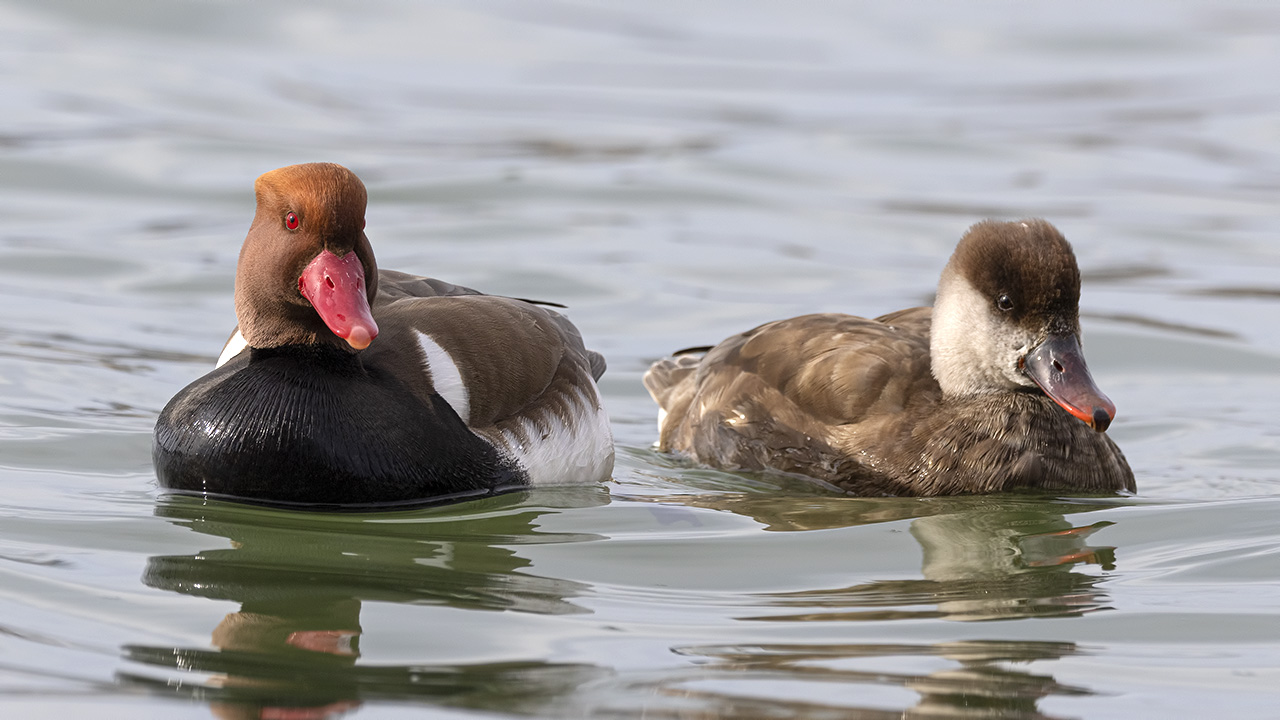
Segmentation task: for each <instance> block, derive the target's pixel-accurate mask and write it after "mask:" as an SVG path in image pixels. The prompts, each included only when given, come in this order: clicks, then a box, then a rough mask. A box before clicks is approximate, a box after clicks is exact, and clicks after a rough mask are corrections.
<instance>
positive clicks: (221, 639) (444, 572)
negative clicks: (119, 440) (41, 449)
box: [122, 488, 608, 718]
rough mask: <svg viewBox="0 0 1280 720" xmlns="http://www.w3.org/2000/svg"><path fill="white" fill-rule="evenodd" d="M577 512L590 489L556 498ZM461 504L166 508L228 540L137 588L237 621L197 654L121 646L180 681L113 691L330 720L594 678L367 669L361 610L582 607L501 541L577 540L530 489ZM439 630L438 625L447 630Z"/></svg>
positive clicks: (506, 695) (480, 701) (573, 591)
mask: <svg viewBox="0 0 1280 720" xmlns="http://www.w3.org/2000/svg"><path fill="white" fill-rule="evenodd" d="M556 497H557V499H558V501H559V502H560V503H562V504H568V505H570V506H578V507H585V506H589V505H598V504H602V503H605V502H607V501H608V496H607V494H606V493H605V492H604V491H603V490H602V489H600V488H584V489H578V490H576V491H571V492H562V493H558V494H556ZM462 507H463V508H465V509H462V510H458V509H457V508H451V509H449V511H422V512H419V513H396V514H380V515H377V516H358V515H320V514H316V513H285V512H279V511H270V510H263V509H258V508H245V507H239V506H230V505H220V504H217V503H211V504H210V503H204V502H201V501H199V500H195V499H190V498H181V497H179V498H173V499H172V500H169V501H167V502H166V503H165V504H162V505H160V506H158V507H157V510H156V512H157V514H158V515H161V516H163V517H165V518H168V519H169V520H170V522H173V523H174V524H176V525H180V526H184V527H188V528H190V529H191V530H194V531H195V532H198V533H202V534H205V535H209V536H211V537H216V538H225V539H226V540H227V541H230V547H221V548H218V549H211V550H205V551H202V552H199V553H196V554H194V555H178V556H155V557H152V558H150V559H149V560H148V562H147V566H146V570H145V572H144V574H143V582H145V583H146V584H147V585H149V586H151V587H156V588H161V589H165V590H171V591H174V592H178V593H183V594H186V595H194V596H198V597H204V598H210V599H217V600H232V601H235V602H238V603H240V608H239V610H237V611H235V612H232V613H229V614H228V615H227V616H226V617H225V618H224V619H223V620H222V621H221V622H220V623H219V624H218V625H217V627H215V628H213V629H212V633H211V645H212V648H213V649H208V648H173V647H147V646H128V647H126V648H125V650H124V652H125V656H126V658H127V659H128V660H131V661H134V662H136V663H140V664H142V665H145V666H148V667H149V668H152V669H158V670H159V671H160V672H163V671H173V672H175V673H177V674H178V675H177V678H176V680H175V679H174V678H172V677H170V678H165V677H156V676H152V675H150V674H149V673H145V672H144V673H130V674H127V675H125V676H123V677H122V680H123V681H125V682H127V683H131V684H140V685H143V686H146V687H149V688H152V689H155V690H161V689H165V690H168V691H169V692H172V691H174V689H175V688H176V689H177V691H178V692H179V693H182V694H187V695H190V696H192V697H195V698H199V699H202V700H206V701H208V702H209V703H210V706H211V708H212V709H213V711H214V714H215V715H217V716H218V717H220V718H268V717H290V718H326V717H332V716H336V715H339V714H342V713H345V712H347V711H349V710H351V709H353V708H355V707H357V706H359V705H360V704H361V703H362V702H363V701H365V700H368V699H380V700H388V699H398V700H405V699H414V700H419V701H423V700H425V701H428V702H437V703H442V704H447V705H453V706H467V707H491V708H492V707H501V708H504V709H512V708H518V707H528V706H538V705H539V704H545V703H546V702H548V700H549V699H550V698H556V697H560V696H563V695H566V694H568V693H569V691H570V690H572V688H574V687H576V686H577V685H578V684H580V683H582V682H584V681H586V680H589V679H592V678H595V677H597V676H599V675H600V674H601V673H602V672H604V671H603V670H601V669H600V668H597V667H595V666H593V665H579V664H572V663H549V662H541V661H528V662H519V661H512V662H500V663H480V664H456V665H432V664H426V663H424V664H414V665H412V666H409V665H403V666H395V665H377V666H365V665H362V664H361V663H360V658H361V650H360V639H361V624H360V614H361V608H362V604H363V603H364V602H366V601H377V602H386V603H400V604H416V605H424V604H425V605H444V606H448V607H452V608H460V609H470V610H488V611H503V610H516V611H520V612H525V613H536V614H552V615H560V614H570V613H584V612H587V610H585V609H584V608H583V607H581V606H580V605H578V604H576V603H575V602H574V598H575V597H577V596H579V595H581V594H582V593H583V592H584V590H585V589H586V586H584V585H582V584H580V583H576V582H573V581H570V580H563V579H556V578H547V577H540V576H536V575H532V574H528V573H525V572H522V568H526V567H527V566H528V564H529V563H528V561H527V560H525V559H523V558H521V557H519V556H518V555H517V554H516V553H515V552H513V551H512V550H510V549H509V548H508V547H504V546H508V545H519V544H522V543H531V542H537V543H554V542H576V541H581V540H589V539H593V538H594V537H595V536H592V535H585V534H551V533H545V532H541V531H540V530H538V529H537V523H536V521H537V519H538V518H539V517H540V516H542V515H544V514H546V513H548V512H552V511H553V508H551V507H549V506H537V505H533V503H532V502H531V501H530V499H529V497H528V494H519V493H518V494H513V495H508V496H502V497H499V498H493V499H492V500H483V501H476V502H472V503H468V504H467V505H465V506H462ZM442 632H448V630H447V629H446V630H442Z"/></svg>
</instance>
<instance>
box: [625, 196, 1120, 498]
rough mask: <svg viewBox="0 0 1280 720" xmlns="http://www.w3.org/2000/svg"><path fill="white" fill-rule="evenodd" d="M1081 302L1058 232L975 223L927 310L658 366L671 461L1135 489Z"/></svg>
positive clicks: (903, 490) (778, 333) (754, 336)
mask: <svg viewBox="0 0 1280 720" xmlns="http://www.w3.org/2000/svg"><path fill="white" fill-rule="evenodd" d="M1079 294H1080V275H1079V270H1078V269H1077V266H1076V262H1075V256H1074V254H1073V253H1072V252H1071V247H1070V245H1068V244H1067V242H1066V240H1065V239H1063V238H1062V236H1061V235H1060V234H1059V233H1058V232H1057V230H1056V229H1054V228H1053V226H1051V225H1049V224H1048V223H1046V222H1044V221H1041V220H1033V221H1026V222H1016V223H995V222H985V223H980V224H978V225H976V226H974V227H973V228H972V229H971V230H970V231H969V233H967V234H966V236H965V237H964V239H962V240H961V242H960V245H959V246H958V247H957V249H956V252H955V254H954V255H953V257H952V259H951V262H950V263H949V264H948V265H947V268H946V270H944V272H943V275H942V279H941V281H940V283H939V286H938V299H937V304H936V305H935V307H933V308H912V309H909V310H902V311H898V312H895V313H891V314H889V315H885V316H882V317H879V318H876V319H874V320H870V319H865V318H860V317H854V316H850V315H838V314H821V315H806V316H802V317H797V318H792V319H789V320H781V321H778V322H773V323H769V324H766V325H762V326H760V327H757V328H755V329H753V330H750V331H748V332H745V333H742V334H740V335H736V336H734V337H731V338H729V339H727V340H725V341H724V342H722V343H720V344H719V345H717V346H716V347H714V348H712V349H710V350H709V351H707V352H706V353H705V354H693V355H677V356H676V357H672V358H667V359H665V360H661V361H659V362H657V363H655V364H654V365H653V367H652V368H650V370H649V372H648V373H647V374H646V376H645V385H646V387H648V389H649V391H650V393H651V394H652V395H653V397H654V399H655V400H657V402H658V405H659V406H660V408H661V410H660V413H659V430H660V436H659V443H658V444H659V447H660V448H661V449H663V450H668V451H674V452H678V453H683V454H686V455H688V456H690V457H692V458H693V459H695V460H698V461H700V462H703V463H707V464H710V465H715V466H718V467H724V468H729V469H747V470H761V469H773V470H781V471H785V472H795V473H802V474H805V475H810V476H812V477H816V478H819V479H822V480H825V481H828V482H831V483H833V484H836V485H838V486H840V487H843V488H845V489H847V490H849V491H850V492H854V493H856V494H893V495H948V494H959V493H983V492H999V491H1006V490H1014V489H1044V490H1059V491H1078V492H1115V491H1122V490H1129V491H1132V490H1134V489H1135V487H1134V479H1133V473H1132V471H1131V470H1130V469H1129V465H1128V463H1127V462H1126V461H1125V459H1124V455H1123V454H1122V453H1121V452H1120V450H1119V448H1117V447H1116V445H1115V443H1114V442H1112V441H1111V439H1110V438H1109V437H1107V435H1106V434H1105V433H1104V432H1103V431H1105V429H1106V428H1107V426H1108V425H1109V423H1110V422H1111V419H1112V417H1114V414H1115V408H1114V406H1113V405H1112V404H1111V401H1110V400H1108V399H1107V398H1106V396H1105V395H1103V394H1102V393H1101V391H1099V390H1098V389H1097V387H1096V386H1095V385H1094V383H1093V380H1092V378H1091V377H1090V375H1089V372H1088V369H1087V367H1086V366H1085V363H1084V358H1083V355H1082V354H1081V352H1080V346H1079V333H1080V329H1079V320H1078V302H1079Z"/></svg>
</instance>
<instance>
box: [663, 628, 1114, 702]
mask: <svg viewBox="0 0 1280 720" xmlns="http://www.w3.org/2000/svg"><path fill="white" fill-rule="evenodd" d="M678 652H680V653H681V654H682V655H687V656H690V657H696V658H700V659H703V660H704V661H707V662H708V664H707V665H705V666H703V667H701V668H700V669H699V671H698V673H697V674H695V675H693V676H690V677H684V678H681V679H679V680H675V679H671V680H669V681H668V682H666V683H664V684H662V686H661V687H660V689H659V691H660V692H665V693H671V694H677V693H678V694H680V695H681V696H682V697H683V698H684V700H685V702H696V703H702V704H709V705H713V706H716V707H720V708H725V707H734V708H738V709H740V712H735V714H734V715H733V717H737V718H773V717H805V718H903V717H1002V718H1037V719H1044V718H1050V717H1053V716H1049V715H1045V714H1043V713H1041V712H1040V711H1039V709H1038V707H1037V703H1038V702H1039V700H1040V699H1041V698H1045V697H1049V696H1055V695H1058V696H1062V695H1067V696H1079V695H1090V694H1092V693H1091V692H1090V691H1088V690H1086V689H1084V688H1080V687H1075V686H1071V685H1064V684H1062V683H1059V682H1057V681H1056V680H1054V679H1053V678H1052V677H1050V676H1048V675H1041V674H1037V673H1032V672H1028V671H1024V670H1022V669H1015V668H1010V667H1008V666H1007V665H1008V664H1009V663H1031V662H1035V661H1040V660H1056V659H1059V658H1062V657H1065V656H1068V655H1073V654H1076V653H1078V652H1080V649H1079V648H1078V647H1077V646H1076V645H1075V643H1067V642H1008V641H982V640H979V641H963V642H949V643H938V644H934V645H911V644H863V645H752V646H736V645H730V646H703V647H696V646H695V647H686V648H679V649H678ZM929 658H936V659H939V660H944V661H946V663H945V665H944V666H943V667H941V668H940V669H938V670H936V671H934V672H930V673H912V672H892V671H885V669H884V667H885V666H886V665H890V666H892V665H893V664H894V663H895V662H897V663H898V664H901V663H902V662H903V661H904V660H905V661H906V662H909V663H911V664H919V663H920V662H921V661H922V659H923V660H925V661H927V660H928V659H929ZM858 666H862V667H863V668H866V669H861V668H859V667H858ZM779 682H785V683H796V682H802V683H815V684H816V683H821V684H822V685H823V687H824V688H829V687H830V686H831V685H832V684H834V683H841V684H845V685H847V686H848V688H849V689H850V690H851V691H852V692H851V695H853V697H855V698H858V697H862V698H865V699H864V700H863V702H866V703H867V704H866V705H863V704H862V703H861V702H858V701H857V700H856V699H855V700H854V701H853V702H852V703H851V704H850V705H844V706H837V705H834V704H822V703H817V702H814V701H812V700H808V699H805V700H794V701H791V702H786V701H782V700H778V699H773V700H764V699H757V698H752V697H751V695H752V694H754V693H752V692H751V687H752V685H756V684H766V683H779ZM897 688H900V689H903V690H909V691H913V692H915V693H917V694H918V695H919V700H918V701H917V702H916V703H915V705H914V706H912V707H909V708H907V709H906V710H905V711H900V710H888V709H880V708H879V707H876V706H877V705H881V706H882V703H884V700H886V699H887V698H888V697H890V695H889V694H883V695H882V694H880V693H877V692H876V691H877V690H880V691H882V692H883V691H886V690H888V691H892V690H893V689H897ZM830 694H831V693H830V691H829V690H823V689H819V688H815V691H814V692H810V693H805V695H806V696H807V697H822V696H828V695H830ZM876 701H879V702H876ZM670 717H686V716H685V715H678V714H672V715H670Z"/></svg>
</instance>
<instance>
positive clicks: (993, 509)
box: [651, 493, 1116, 718]
mask: <svg viewBox="0 0 1280 720" xmlns="http://www.w3.org/2000/svg"><path fill="white" fill-rule="evenodd" d="M662 501H663V502H672V501H675V502H679V503H681V504H684V505H697V506H701V507H710V508H716V509H721V510H730V511H732V512H735V513H738V514H743V515H748V516H750V517H752V518H754V519H755V520H757V521H758V522H761V523H762V524H764V525H765V526H766V527H767V528H768V529H769V530H772V531H783V532H795V531H808V530H826V529H836V528H842V527H852V526H856V525H872V524H880V523H886V522H898V521H908V530H909V532H910V534H911V536H912V537H913V538H914V539H915V541H916V542H917V543H918V544H919V545H920V548H921V551H922V560H921V568H920V574H921V577H920V578H914V579H893V580H872V581H867V582H859V583H855V584H850V585H847V586H838V587H833V588H818V589H809V590H800V591H793V592H783V593H768V594H763V595H758V596H756V597H757V599H758V600H759V601H760V603H759V606H760V607H763V608H765V609H766V611H765V612H759V613H755V614H752V615H749V616H745V617H740V618H739V619H740V620H743V621H746V622H750V623H762V624H763V623H767V624H777V623H812V622H820V623H842V622H843V623H848V622H857V623H875V622H881V623H884V622H891V621H900V620H922V619H926V620H927V619H942V620H950V621H986V620H1004V619H1013V618H1028V617H1067V616H1077V615H1081V614H1084V613H1089V612H1094V611H1099V610H1104V609H1108V599H1107V596H1106V594H1105V592H1103V590H1102V587H1101V586H1102V584H1103V583H1104V581H1105V579H1106V575H1105V574H1103V573H1099V572H1096V571H1094V572H1085V569H1086V568H1088V567H1089V566H1094V567H1096V568H1098V569H1100V570H1102V571H1111V570H1114V569H1115V563H1116V559H1115V548H1113V547H1110V546H1105V545H1094V544H1092V543H1091V540H1090V538H1091V536H1092V535H1094V533H1096V532H1097V531H1098V530H1100V529H1102V528H1105V527H1107V526H1110V525H1112V524H1113V523H1111V522H1106V521H1097V522H1093V523H1091V524H1086V523H1079V522H1072V520H1073V519H1074V518H1073V517H1072V516H1073V515H1076V514H1079V513H1084V512H1088V511H1090V510H1097V509H1099V508H1098V506H1093V505H1088V504H1077V503H1071V502H1065V501H1055V500H1052V499H1039V498H1029V497H1009V496H1005V497H977V498H945V499H928V500H920V499H902V498H874V499H867V498H858V499H850V498H831V497H828V498H822V497H806V498H791V499H785V498H782V499H780V498H777V497H768V496H764V495H761V494H759V493H707V494H699V495H685V496H682V497H679V498H672V497H665V498H663V499H662ZM850 551H851V552H856V551H857V549H856V548H852V549H851V550H850ZM863 551H864V552H866V551H868V550H865V549H864V550H863ZM831 632H832V633H833V634H834V635H838V634H839V632H840V630H839V626H838V625H833V626H832V629H831ZM886 632H888V633H890V634H891V633H892V632H893V630H892V626H886ZM675 651H676V652H678V653H680V654H681V655H684V656H688V657H692V658H697V659H699V661H700V663H699V667H698V669H697V671H696V672H695V673H692V674H687V675H683V676H680V677H678V678H677V677H664V678H661V679H656V680H654V681H653V682H652V683H651V691H652V692H654V693H658V694H664V695H669V696H671V697H673V698H675V697H678V698H679V704H683V705H686V706H692V707H703V708H706V707H714V708H717V712H719V711H722V710H724V709H725V708H732V711H733V717H741V718H768V717H782V716H786V717H811V718H827V717H830V718H849V717H853V718H882V717H883V718H890V717H894V718H896V717H925V716H927V717H933V716H963V717H968V716H982V717H988V716H992V715H999V716H1000V717H1009V718H1046V717H1050V716H1048V715H1045V714H1043V713H1042V712H1041V711H1040V710H1039V708H1038V702H1039V700H1040V699H1041V698H1045V697H1049V696H1078V695H1089V694H1092V692H1091V691H1090V690H1088V689H1087V688H1081V687H1076V686H1070V685H1065V684H1063V683H1059V682H1058V681H1057V680H1056V679H1054V678H1053V677H1052V676H1051V675H1048V674H1043V673H1039V672H1032V671H1031V670H1030V669H1029V668H1026V667H1011V666H1010V664H1012V663H1019V664H1028V663H1033V662H1037V661H1053V660H1057V659H1059V658H1062V657H1065V656H1069V655H1074V654H1078V653H1081V652H1083V651H1082V650H1081V649H1080V648H1079V647H1078V646H1077V645H1076V644H1075V643H1069V642H1023V641H992V640H984V639H975V640H966V641H958V642H944V643H936V644H905V643H895V644H835V643H833V644H826V643H794V644H783V643H771V644H759V645H726V646H687V647H680V648H676V649H675ZM931 659H932V660H934V662H930V660H931ZM938 661H941V662H938ZM922 666H924V667H926V668H930V669H929V670H927V671H923V672H922V671H921V670H920V668H921V667H922ZM815 683H820V684H821V685H820V686H818V685H814V684H815ZM833 684H844V685H848V686H849V688H857V689H856V690H849V691H848V692H849V701H848V704H837V703H830V702H829V703H828V704H823V703H817V702H814V701H812V700H811V698H831V697H833V695H834V696H836V697H839V696H840V694H841V693H839V692H833V690H832V687H833ZM763 687H769V688H771V690H769V691H766V692H762V691H760V690H758V689H757V688H763ZM806 688H807V689H806ZM912 693H914V695H915V697H914V698H913V697H912V695H911V694H912ZM786 697H793V698H801V699H795V700H787V699H785V698H786ZM913 700H914V702H913ZM884 707H897V708H901V709H899V710H893V711H889V710H884V709H880V708H884ZM658 716H659V717H663V716H664V715H658ZM665 716H668V717H688V716H697V717H701V715H686V714H681V713H679V712H672V713H670V714H668V715H665Z"/></svg>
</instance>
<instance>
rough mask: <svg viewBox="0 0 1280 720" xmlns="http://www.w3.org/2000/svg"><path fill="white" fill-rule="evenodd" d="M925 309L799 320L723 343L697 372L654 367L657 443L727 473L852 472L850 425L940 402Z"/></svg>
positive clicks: (669, 366) (765, 327)
mask: <svg viewBox="0 0 1280 720" xmlns="http://www.w3.org/2000/svg"><path fill="white" fill-rule="evenodd" d="M929 313H930V310H929V308H915V309H912V310H907V311H901V312H898V313H893V314H892V315H888V316H885V317H884V318H883V319H882V320H884V321H882V320H869V319H866V318H860V317H854V316H851V315H837V314H823V315H805V316H801V317H797V318H791V319H789V320H780V321H778V322H773V323H769V324H767V325H762V326H760V327H758V328H755V329H754V330H750V331H748V332H745V333H743V334H741V335H736V336H734V337H731V338H729V339H727V340H725V341H724V342H722V343H720V344H719V345H717V346H716V347H714V348H712V349H711V350H710V351H709V352H708V353H707V354H706V356H705V357H703V358H702V360H701V362H700V363H699V364H698V365H697V368H696V371H689V370H688V369H687V368H678V367H675V366H674V364H673V363H674V361H672V360H667V361H660V362H659V363H658V364H656V365H655V367H654V369H651V371H650V374H649V375H650V376H651V377H646V385H648V386H649V388H650V392H651V393H652V394H653V395H654V397H655V399H657V400H659V403H660V404H661V405H662V407H663V409H664V410H665V411H666V412H667V418H666V421H665V423H664V424H663V427H662V432H661V437H660V439H659V445H660V447H662V448H663V449H667V450H675V451H679V452H685V453H689V454H691V455H693V456H694V457H695V458H696V459H699V460H702V461H704V462H710V463H713V464H719V465H724V466H729V467H742V468H763V467H773V468H775V469H779V470H787V471H802V472H805V473H806V474H809V475H815V476H818V477H839V476H841V475H848V474H850V473H853V472H855V470H854V469H853V468H851V465H853V464H856V461H855V460H853V459H851V458H850V457H849V454H848V452H847V451H846V450H843V449H841V448H840V447H837V444H839V445H842V446H843V445H847V437H845V435H847V428H848V427H849V426H857V425H859V424H864V423H868V422H871V423H874V422H877V421H880V420H883V419H892V418H894V417H896V416H897V415H899V414H900V413H901V412H902V410H903V408H904V407H905V406H906V405H907V404H908V402H909V401H910V402H913V403H919V402H921V401H922V400H928V399H929V398H934V399H936V398H937V397H938V394H939V393H938V390H937V383H936V382H935V381H934V380H933V377H932V375H931V374H930V370H929V336H928V324H929ZM885 321H887V322H885ZM681 371H683V372H681ZM668 378H669V382H668V384H664V381H667V379H668ZM664 401H665V402H664Z"/></svg>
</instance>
